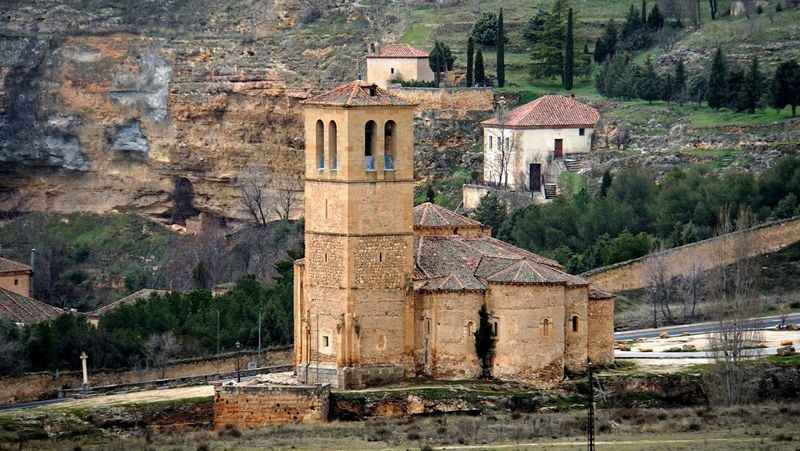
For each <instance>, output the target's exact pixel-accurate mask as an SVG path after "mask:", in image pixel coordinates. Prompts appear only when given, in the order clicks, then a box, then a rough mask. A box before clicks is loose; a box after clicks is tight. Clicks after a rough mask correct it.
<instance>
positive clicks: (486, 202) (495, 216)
mask: <svg viewBox="0 0 800 451" xmlns="http://www.w3.org/2000/svg"><path fill="white" fill-rule="evenodd" d="M507 216H508V212H507V210H506V206H505V205H504V204H503V203H502V202H501V201H500V199H498V198H497V195H496V194H494V193H489V194H487V195H485V196H483V198H481V201H480V203H478V208H476V209H475V214H474V218H475V220H476V221H478V222H480V223H481V224H483V225H487V226H489V227H491V229H492V236H497V232H498V231H499V230H500V226H501V225H502V224H503V222H504V221H505V220H506V218H507Z"/></svg>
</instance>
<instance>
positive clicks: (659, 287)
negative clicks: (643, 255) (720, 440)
mask: <svg viewBox="0 0 800 451" xmlns="http://www.w3.org/2000/svg"><path fill="white" fill-rule="evenodd" d="M645 268H646V274H647V278H648V289H647V295H648V298H649V300H650V304H651V306H652V309H653V310H652V311H653V327H658V315H659V313H660V314H661V317H662V318H664V321H665V322H667V323H674V322H675V318H674V317H673V315H672V304H673V303H674V302H675V300H676V299H677V297H678V286H679V281H678V279H677V278H674V277H672V276H671V275H670V274H669V271H668V268H667V264H666V259H665V258H664V257H663V256H661V255H659V254H658V253H656V254H653V255H651V256H650V257H648V258H647V260H646V262H645Z"/></svg>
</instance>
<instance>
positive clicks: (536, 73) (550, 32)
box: [530, 2, 564, 79]
mask: <svg viewBox="0 0 800 451" xmlns="http://www.w3.org/2000/svg"><path fill="white" fill-rule="evenodd" d="M562 6H563V4H562V3H561V2H555V4H554V5H553V10H552V11H551V12H550V13H549V14H547V17H546V18H545V23H544V28H543V29H542V31H541V32H540V33H538V35H537V36H536V42H535V44H534V45H533V48H532V50H531V69H530V75H531V78H533V79H537V78H551V77H557V76H561V75H562V74H563V72H564V53H563V51H564V16H563V14H562Z"/></svg>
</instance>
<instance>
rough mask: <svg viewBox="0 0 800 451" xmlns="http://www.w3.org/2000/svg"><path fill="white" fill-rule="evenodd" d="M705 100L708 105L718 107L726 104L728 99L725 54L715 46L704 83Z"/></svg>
mask: <svg viewBox="0 0 800 451" xmlns="http://www.w3.org/2000/svg"><path fill="white" fill-rule="evenodd" d="M706 87H707V89H706V101H708V106H710V107H711V108H714V109H720V108H722V107H723V106H725V105H726V104H727V100H728V96H729V94H728V67H727V64H726V63H725V55H724V54H723V53H722V49H721V48H719V47H717V51H716V53H714V59H713V60H712V61H711V69H710V71H709V74H708V82H707V83H706Z"/></svg>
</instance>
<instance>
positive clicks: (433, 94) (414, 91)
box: [390, 88, 494, 115]
mask: <svg viewBox="0 0 800 451" xmlns="http://www.w3.org/2000/svg"><path fill="white" fill-rule="evenodd" d="M390 92H391V93H392V94H394V95H396V96H398V97H402V98H404V99H406V100H408V101H410V102H413V103H416V104H418V105H419V106H418V107H417V109H418V110H444V111H449V112H450V113H452V114H454V115H459V114H463V113H465V112H467V111H492V107H493V102H494V94H493V93H492V89H491V88H391V89H390Z"/></svg>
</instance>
